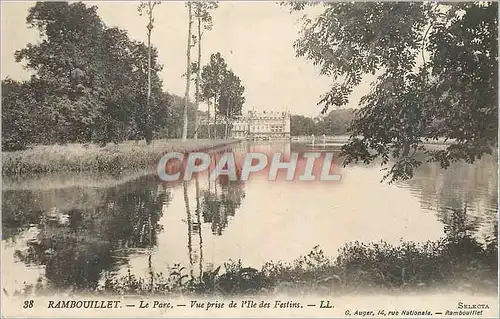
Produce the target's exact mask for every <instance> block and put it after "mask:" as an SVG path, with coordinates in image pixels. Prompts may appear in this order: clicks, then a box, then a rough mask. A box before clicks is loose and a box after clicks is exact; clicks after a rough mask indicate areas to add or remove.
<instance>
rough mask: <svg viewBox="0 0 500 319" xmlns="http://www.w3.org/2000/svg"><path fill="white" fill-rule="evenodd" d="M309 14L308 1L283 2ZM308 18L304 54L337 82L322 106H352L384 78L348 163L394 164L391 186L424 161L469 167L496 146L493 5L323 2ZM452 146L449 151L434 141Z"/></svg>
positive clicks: (365, 107) (356, 130)
mask: <svg viewBox="0 0 500 319" xmlns="http://www.w3.org/2000/svg"><path fill="white" fill-rule="evenodd" d="M285 5H287V6H289V7H290V8H291V10H292V11H293V10H302V9H304V7H305V6H306V5H305V4H303V3H286V4H285ZM322 5H323V6H324V10H323V12H322V13H321V14H319V15H318V16H317V17H315V18H314V19H310V18H308V19H305V22H304V28H303V31H302V35H301V38H300V39H299V40H297V41H296V43H295V48H296V50H297V55H299V56H304V57H306V58H307V59H309V60H311V61H312V62H313V63H314V64H315V65H317V66H319V67H320V69H321V73H322V74H325V75H328V76H330V77H331V78H332V79H333V80H334V84H333V86H332V88H331V89H330V91H329V92H327V93H326V94H325V95H324V96H323V97H322V98H321V101H320V102H319V104H321V105H323V111H324V112H325V111H326V110H327V109H328V108H329V107H330V106H342V105H345V104H347V102H348V100H349V96H350V94H351V93H352V91H353V89H354V88H355V87H356V86H357V85H359V84H360V83H361V81H362V80H363V76H364V75H367V74H373V75H376V76H377V80H376V81H375V82H374V83H373V84H372V90H371V92H370V93H369V94H367V95H366V96H364V97H363V98H362V100H361V106H362V107H361V109H360V110H359V111H357V112H356V119H355V120H354V121H353V123H352V125H351V127H350V132H351V138H350V142H349V143H348V144H347V145H345V146H344V147H343V153H344V154H345V155H346V161H345V163H346V164H349V163H351V162H357V161H364V162H372V161H374V160H375V159H376V158H381V159H382V164H385V165H387V164H388V162H389V157H393V158H395V159H396V160H397V161H396V163H395V164H394V166H392V168H391V169H390V170H389V171H388V174H387V175H386V177H388V178H390V181H391V182H392V181H396V180H401V179H408V178H411V177H412V176H413V171H414V169H415V168H416V167H418V166H419V165H420V164H421V162H419V161H417V160H415V158H414V157H413V155H414V154H415V153H416V151H420V152H425V154H426V155H427V157H426V160H428V161H438V162H439V163H440V164H441V166H442V167H443V168H447V167H448V166H449V164H450V162H453V161H458V160H465V161H467V162H469V163H472V162H474V161H475V160H476V159H479V158H481V157H482V156H483V155H484V154H487V153H492V151H493V149H494V148H495V147H496V146H497V122H498V121H497V115H498V112H497V100H498V98H497V91H498V65H497V63H498V46H497V33H498V27H497V24H498V22H497V11H498V3H496V2H474V3H473V2H467V3H429V2H422V3H409V2H406V3H399V2H398V3H395V2H394V3H388V2H378V3H323V4H322ZM438 138H446V139H450V140H451V141H452V142H453V143H451V144H450V145H449V146H448V147H447V148H446V149H445V150H430V149H426V148H425V146H424V143H425V141H427V140H437V139H438Z"/></svg>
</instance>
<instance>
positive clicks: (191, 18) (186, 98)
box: [182, 2, 193, 141]
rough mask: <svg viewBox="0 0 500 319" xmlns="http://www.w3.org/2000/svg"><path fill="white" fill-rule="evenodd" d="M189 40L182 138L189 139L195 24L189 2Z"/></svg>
mask: <svg viewBox="0 0 500 319" xmlns="http://www.w3.org/2000/svg"><path fill="white" fill-rule="evenodd" d="M187 5H188V19H189V22H188V41H187V50H186V63H187V66H186V93H185V94H184V114H183V118H184V125H183V127H182V140H183V141H185V140H186V139H187V128H188V113H187V111H188V106H189V88H190V86H191V85H190V84H191V33H192V32H191V27H192V24H193V13H192V3H191V2H188V3H187Z"/></svg>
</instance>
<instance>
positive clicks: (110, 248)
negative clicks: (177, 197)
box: [2, 177, 169, 290]
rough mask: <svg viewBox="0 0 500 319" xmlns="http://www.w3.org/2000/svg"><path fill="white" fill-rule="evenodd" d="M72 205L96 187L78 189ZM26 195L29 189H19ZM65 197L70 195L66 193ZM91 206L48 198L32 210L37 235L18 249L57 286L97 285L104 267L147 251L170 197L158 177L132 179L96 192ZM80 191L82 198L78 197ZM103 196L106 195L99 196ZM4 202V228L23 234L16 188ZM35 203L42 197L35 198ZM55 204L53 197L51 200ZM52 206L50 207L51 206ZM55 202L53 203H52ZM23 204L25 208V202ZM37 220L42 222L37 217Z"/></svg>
mask: <svg viewBox="0 0 500 319" xmlns="http://www.w3.org/2000/svg"><path fill="white" fill-rule="evenodd" d="M73 191H74V192H73V195H74V196H75V197H76V199H75V198H74V197H73V198H72V199H73V200H74V203H79V200H78V197H80V196H83V197H86V196H84V195H83V194H84V193H86V194H87V195H88V194H89V192H90V193H92V192H93V191H95V190H85V189H74V190H73ZM21 193H22V194H24V195H26V194H28V193H30V192H28V191H24V192H21ZM64 194H65V196H64V197H63V198H66V199H68V200H69V201H71V200H70V198H68V192H67V191H65V192H64ZM96 194H99V196H97V197H99V198H95V201H93V202H92V203H93V204H94V205H89V204H88V202H87V203H82V204H83V205H78V204H75V205H74V206H73V207H71V206H59V207H58V206H53V207H51V208H50V209H46V208H45V209H44V207H43V206H50V205H51V203H50V202H51V201H47V202H46V204H45V205H42V207H40V208H41V209H39V210H36V211H34V213H32V214H29V215H27V216H31V222H32V223H36V224H37V229H38V233H37V235H36V236H35V237H34V238H31V239H29V240H28V242H27V247H24V248H22V249H18V250H16V252H15V254H16V257H17V258H18V259H19V260H21V261H23V262H24V263H26V264H28V265H32V264H35V265H43V266H45V273H44V279H45V280H46V281H47V283H48V284H49V285H50V286H51V287H54V288H68V287H73V288H76V289H83V290H86V289H95V288H96V287H97V285H98V282H99V279H100V278H101V274H102V273H103V271H106V270H112V269H116V268H117V267H118V266H119V265H121V264H123V263H124V261H126V257H127V256H128V254H129V253H130V252H131V251H132V250H134V249H146V248H150V247H152V246H154V245H156V244H157V234H158V232H160V231H161V230H162V227H163V226H162V225H160V224H159V223H158V221H159V219H160V218H161V216H162V207H163V205H165V204H166V203H167V202H168V201H169V196H168V193H167V192H166V190H165V189H164V188H162V187H158V186H157V184H156V182H155V180H154V179H152V178H150V177H146V178H142V179H140V181H135V182H133V183H126V184H124V185H121V186H117V187H112V188H109V189H106V191H105V192H102V190H101V191H99V192H96ZM58 195H59V196H60V195H61V194H60V192H59V190H46V191H43V190H42V191H39V192H31V193H30V195H29V196H28V195H26V196H28V197H31V198H35V199H40V198H47V197H49V198H53V199H56V200H55V202H57V201H58V200H61V198H60V197H58ZM78 195H80V196H78ZM101 195H102V196H101ZM3 196H4V198H5V199H6V200H4V201H3V203H2V211H3V212H4V216H5V215H6V216H7V217H6V218H5V219H4V220H3V225H4V226H3V228H4V229H15V231H10V235H11V236H13V234H14V233H16V232H17V233H19V229H20V227H18V226H19V225H20V223H21V222H22V221H23V220H22V219H21V218H17V216H19V214H18V213H17V212H18V211H19V210H18V209H19V208H17V207H15V206H12V205H13V204H15V203H16V201H15V200H14V198H15V197H16V193H15V192H4V193H3ZM34 202H35V203H37V202H38V200H34ZM52 202H53V201H52ZM47 204H48V205H47ZM52 205H54V203H52ZM21 207H22V206H21ZM36 219H38V220H36Z"/></svg>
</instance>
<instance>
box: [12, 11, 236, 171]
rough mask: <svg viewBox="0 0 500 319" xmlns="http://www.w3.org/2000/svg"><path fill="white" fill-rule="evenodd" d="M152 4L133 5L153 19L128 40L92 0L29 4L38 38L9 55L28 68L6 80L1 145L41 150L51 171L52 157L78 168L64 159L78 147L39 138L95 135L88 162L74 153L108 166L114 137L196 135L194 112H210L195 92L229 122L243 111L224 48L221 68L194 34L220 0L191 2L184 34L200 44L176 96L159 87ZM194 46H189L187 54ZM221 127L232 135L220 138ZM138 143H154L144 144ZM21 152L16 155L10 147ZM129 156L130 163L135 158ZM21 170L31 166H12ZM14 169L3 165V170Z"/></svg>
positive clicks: (79, 140)
mask: <svg viewBox="0 0 500 319" xmlns="http://www.w3.org/2000/svg"><path fill="white" fill-rule="evenodd" d="M158 4H159V2H153V1H146V2H143V3H141V4H140V5H139V8H138V9H139V13H140V14H144V15H146V16H147V17H148V19H149V20H148V21H149V23H147V22H148V21H146V22H145V28H144V29H145V31H146V30H147V34H148V43H147V44H145V43H143V42H141V41H136V40H133V39H131V38H130V37H129V34H128V33H127V31H126V30H123V29H119V28H117V27H109V26H107V25H106V24H105V22H104V21H102V19H101V18H100V16H99V15H98V12H97V6H87V5H86V4H84V3H82V2H75V3H67V2H53V3H52V2H37V3H36V4H34V5H33V6H32V7H31V8H30V9H29V11H28V16H27V17H26V23H27V24H28V26H29V27H32V28H35V29H36V30H37V31H38V33H39V37H40V38H41V39H43V42H39V43H30V44H27V46H26V47H24V48H21V49H19V50H17V51H16V52H15V54H14V56H15V59H16V61H17V62H19V63H23V64H24V66H25V67H26V69H27V70H29V71H30V72H31V77H30V78H29V80H24V81H17V80H13V79H10V78H7V79H4V80H2V151H3V152H10V151H20V150H26V149H28V150H29V151H28V153H26V154H25V155H22V156H26V157H30V158H33V161H35V162H36V161H37V160H38V154H40V156H41V157H43V158H44V160H46V161H53V163H51V164H47V165H48V166H50V167H47V165H43V164H40V165H39V164H38V163H35V164H34V165H32V166H33V168H34V170H35V171H37V172H38V171H47V172H50V171H52V167H58V166H64V167H66V166H67V167H68V168H69V169H70V170H74V169H75V167H73V166H74V165H73V164H74V163H73V162H72V161H69V162H70V164H67V163H65V162H66V161H67V158H66V156H69V157H72V156H73V154H72V152H74V151H76V147H74V146H73V145H70V147H68V148H66V149H65V150H62V149H60V148H59V147H58V146H54V147H53V148H54V149H57V151H61V152H62V153H64V154H61V160H60V161H59V160H58V159H57V158H52V157H51V156H47V155H46V153H47V152H48V153H51V152H52V151H51V150H49V148H50V147H45V146H43V147H41V148H40V147H38V146H39V145H67V144H75V143H76V144H95V145H98V146H99V147H103V148H104V150H102V151H100V152H97V151H95V154H94V155H95V158H93V159H92V160H91V161H87V160H83V163H82V162H81V161H79V160H77V162H78V163H76V164H77V166H79V165H81V166H82V167H86V166H92V167H99V166H100V165H101V161H102V160H104V162H105V164H104V166H106V169H107V168H109V167H110V166H112V165H114V164H112V163H109V161H108V160H107V156H114V157H120V156H121V154H115V155H110V154H108V153H110V150H112V149H113V148H109V147H105V146H106V145H107V144H108V143H110V142H113V143H115V144H119V143H122V142H125V141H130V140H136V141H137V140H145V141H146V144H148V145H149V144H151V143H152V141H153V140H154V139H164V138H180V137H182V138H183V139H186V138H195V139H196V136H197V133H198V127H197V123H198V119H199V118H204V117H205V114H206V113H204V112H200V111H199V110H198V108H199V105H198V104H199V102H200V101H205V102H210V103H211V105H212V109H213V113H214V116H217V115H219V116H222V117H223V118H226V120H227V121H228V122H229V120H230V119H232V118H233V117H234V116H237V115H238V114H241V107H242V105H243V103H244V101H245V98H244V97H243V93H244V87H243V85H242V83H241V81H240V79H239V77H237V76H236V75H235V74H234V72H233V71H232V70H231V69H230V68H229V67H228V66H227V64H226V63H225V62H224V59H223V57H222V56H221V55H220V53H214V54H212V57H217V58H218V59H219V60H220V61H222V62H223V67H221V68H215V69H214V67H213V65H212V64H210V63H208V64H207V65H201V56H200V54H201V53H200V52H201V41H200V39H198V38H201V36H202V33H203V31H204V30H208V29H210V27H211V25H212V19H211V17H210V13H209V11H210V10H213V9H215V8H216V7H217V6H216V5H209V4H201V3H200V4H194V6H195V10H194V11H195V13H194V15H195V18H196V19H195V20H196V23H197V24H198V25H196V27H197V28H198V32H197V35H194V34H193V35H192V36H191V35H190V37H189V39H190V40H191V38H192V39H193V40H194V42H195V44H196V45H198V51H199V54H198V58H197V62H196V63H195V64H196V65H191V64H190V62H189V59H188V66H187V70H188V71H189V72H188V73H189V74H184V75H183V76H184V77H185V78H186V80H187V84H186V85H187V90H186V96H185V97H183V98H181V97H179V96H177V95H175V94H171V93H170V92H168V90H165V89H164V86H163V81H162V80H161V78H160V72H161V70H162V68H163V66H162V65H161V64H160V61H159V59H158V56H159V54H158V50H157V49H156V48H155V47H154V46H153V45H152V44H151V41H150V40H151V35H152V29H153V27H154V25H153V23H152V22H153V21H154V19H153V14H156V15H157V17H156V19H158V18H159V17H158V10H157V9H155V10H153V9H154V8H155V6H156V5H158ZM188 7H189V8H190V7H191V4H189V5H188ZM75 21H78V23H75ZM146 24H147V25H146ZM191 49H192V48H191V46H189V47H188V52H187V54H188V55H189V54H190V52H189V51H190V50H191ZM212 60H213V58H212V59H211V61H212ZM179 76H181V75H180V74H179ZM193 81H194V82H196V99H195V102H196V103H192V102H191V101H190V100H191V98H192V97H191V95H190V94H189V86H190V85H191V82H193ZM198 113H199V114H198ZM207 115H208V114H207ZM208 116H209V115H208ZM227 130H228V129H227V126H226V131H227ZM224 136H225V137H227V136H228V134H227V133H226V134H225V135H221V136H217V137H218V138H223V137H224ZM213 137H214V138H216V136H215V135H214V136H213ZM158 143H159V142H157V143H156V144H158ZM187 147H189V145H188V146H187ZM118 148H120V147H118ZM30 149H31V150H30ZM143 152H145V153H149V152H150V151H149V149H148V148H144V149H143ZM90 154H91V151H85V155H84V157H85V158H87V157H88V156H89V155H90ZM17 156H21V155H20V154H19V153H17V154H11V155H8V157H16V158H17ZM140 160H142V158H141V159H140ZM112 161H115V162H116V161H120V160H119V159H118V160H116V159H112ZM131 161H132V162H134V163H135V162H136V159H134V158H132V159H131ZM23 163H29V161H23ZM134 165H135V164H134ZM21 166H23V164H21ZM25 169H29V167H24V166H23V167H22V168H19V167H16V168H15V169H14V170H18V171H19V170H25ZM78 169H80V168H78ZM11 171H12V168H11V167H10V165H8V166H7V172H11Z"/></svg>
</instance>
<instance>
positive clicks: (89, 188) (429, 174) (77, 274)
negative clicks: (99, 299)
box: [2, 142, 498, 291]
mask: <svg viewBox="0 0 500 319" xmlns="http://www.w3.org/2000/svg"><path fill="white" fill-rule="evenodd" d="M233 148H234V149H233V151H235V152H239V153H245V152H248V151H256V150H258V151H262V152H268V153H273V152H281V153H285V154H290V152H304V151H307V150H311V149H322V150H330V151H333V152H335V153H336V154H338V150H339V148H338V146H335V145H321V144H319V145H305V144H302V145H301V144H290V143H284V142H270V143H267V142H266V143H261V144H252V143H242V144H240V145H236V146H234V147H233ZM339 161H341V159H339ZM341 174H342V180H341V181H337V182H328V183H321V182H289V181H284V180H277V181H268V180H267V176H265V175H262V174H261V175H258V176H255V177H253V178H251V179H250V180H249V181H247V182H242V181H238V182H230V181H228V180H227V179H220V180H218V181H217V182H211V181H209V179H208V176H207V175H200V176H198V177H197V178H196V179H193V180H192V181H190V182H187V183H178V184H175V185H165V184H163V183H161V182H159V181H158V180H157V179H156V178H155V177H154V176H153V175H152V174H147V172H146V174H143V173H134V174H129V175H127V176H122V177H120V178H118V177H109V176H102V175H101V176H98V175H92V176H89V175H74V174H69V175H64V174H62V175H53V176H49V177H47V176H46V177H40V178H35V179H31V180H17V181H13V180H11V179H8V178H4V182H3V190H2V224H3V229H2V234H3V239H2V248H3V253H2V270H3V281H4V286H5V287H6V289H7V290H8V291H13V290H15V289H19V288H20V287H22V285H23V284H24V283H25V282H26V283H28V284H30V283H31V284H33V283H36V282H37V280H39V281H41V282H50V283H51V284H52V285H54V286H55V287H58V288H61V289H74V288H76V289H92V288H95V287H96V286H97V285H98V284H99V283H100V282H101V283H102V280H103V277H104V275H105V274H106V273H110V272H116V273H122V274H124V273H126V272H127V271H128V270H130V271H131V272H132V273H134V274H137V275H140V276H147V274H148V272H149V271H151V268H152V269H153V270H154V271H157V272H160V271H164V272H166V271H167V270H168V267H171V266H173V265H174V264H177V263H180V264H182V265H185V266H187V267H188V269H190V270H191V271H192V273H193V274H194V275H197V274H199V273H200V271H202V270H203V269H204V268H206V267H209V266H210V265H215V266H218V265H222V264H223V263H225V262H227V261H228V260H230V259H232V260H241V261H242V263H243V264H244V265H246V266H252V267H255V268H260V267H261V266H262V265H263V264H264V263H266V262H268V261H278V260H281V261H292V260H294V259H296V258H298V257H299V256H301V255H305V254H307V253H308V252H309V251H310V250H311V249H312V248H313V247H315V246H317V245H319V246H320V247H321V248H322V249H323V251H324V252H325V253H326V254H327V255H330V256H335V255H336V252H337V249H339V248H340V247H341V246H343V245H344V244H345V243H347V242H350V241H355V240H357V241H363V242H373V241H380V240H384V241H387V242H389V243H392V244H397V243H399V242H400V241H416V242H425V241H427V240H435V239H438V238H439V237H441V236H443V235H444V231H445V229H446V228H447V227H450V225H451V224H452V223H453V221H454V220H455V219H454V216H453V214H454V213H453V211H454V210H455V209H464V208H465V209H466V211H467V220H466V223H467V224H468V226H469V228H470V229H471V231H472V232H473V233H474V236H476V237H477V238H479V239H484V238H485V237H486V236H489V235H490V234H491V233H492V231H493V227H494V224H495V220H496V212H497V209H498V207H497V180H498V177H497V164H496V159H495V158H494V157H485V158H483V159H482V160H481V161H478V162H477V163H475V164H473V165H471V164H466V163H456V164H454V165H452V166H451V167H450V168H449V169H448V170H446V171H443V170H441V169H440V168H439V166H438V165H437V164H424V165H423V166H422V167H421V168H419V169H418V171H417V172H416V174H415V177H414V178H413V179H412V180H410V181H406V182H400V183H396V184H393V185H388V184H387V183H381V182H380V181H381V178H382V176H383V173H382V172H381V171H380V167H379V166H378V165H377V164H373V165H353V166H349V167H348V168H345V169H342V170H341Z"/></svg>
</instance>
